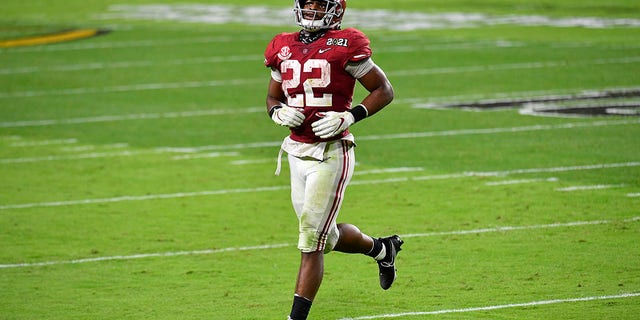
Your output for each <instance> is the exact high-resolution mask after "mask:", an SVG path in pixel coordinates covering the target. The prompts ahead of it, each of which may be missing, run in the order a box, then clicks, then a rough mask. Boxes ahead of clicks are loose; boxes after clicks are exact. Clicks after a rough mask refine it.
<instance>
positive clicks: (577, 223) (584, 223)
mask: <svg viewBox="0 0 640 320" xmlns="http://www.w3.org/2000/svg"><path fill="white" fill-rule="evenodd" d="M638 221H640V217H633V218H630V219H625V220H623V222H625V223H631V222H638ZM613 222H614V221H611V220H594V221H573V222H566V223H552V224H538V225H529V226H504V227H495V228H485V229H473V230H453V231H442V232H430V233H415V234H404V235H401V237H404V238H411V237H413V238H417V237H437V236H447V235H467V234H478V233H491V232H508V231H519V230H535V229H549V228H561V227H566V228H571V227H581V226H592V225H603V224H610V223H613ZM294 245H295V244H285V243H280V244H271V245H258V246H246V247H231V248H222V249H205V250H194V251H177V252H159V253H143V254H132V255H118V256H106V257H96V258H85V259H74V260H58V261H43V262H30V263H13V264H0V269H9V268H27V267H43V266H52V265H61V264H81V263H89V262H101V261H113V260H134V259H143V258H157V257H175V256H187V255H206V254H216V253H224V252H236V251H250V250H267V249H279V248H284V247H292V246H294Z"/></svg>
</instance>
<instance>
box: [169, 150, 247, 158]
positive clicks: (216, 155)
mask: <svg viewBox="0 0 640 320" xmlns="http://www.w3.org/2000/svg"><path fill="white" fill-rule="evenodd" d="M239 155H240V153H238V152H208V153H196V154H185V155H180V156H173V157H171V160H193V159H207V158H219V157H237V156H239Z"/></svg>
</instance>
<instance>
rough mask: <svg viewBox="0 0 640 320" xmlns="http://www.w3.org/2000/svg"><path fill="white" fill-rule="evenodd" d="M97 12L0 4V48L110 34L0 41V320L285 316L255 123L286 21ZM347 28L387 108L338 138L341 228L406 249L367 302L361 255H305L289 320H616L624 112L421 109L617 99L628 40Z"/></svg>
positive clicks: (291, 229)
mask: <svg viewBox="0 0 640 320" xmlns="http://www.w3.org/2000/svg"><path fill="white" fill-rule="evenodd" d="M172 2H173V1H168V2H164V3H163V4H171V3H172ZM154 3H156V2H154V1H142V0H139V1H134V0H130V1H129V2H128V3H126V5H130V6H132V8H134V7H136V6H142V5H151V4H154ZM175 4H179V2H177V1H176V2H175ZM190 4H193V3H190ZM215 4H227V5H233V4H236V2H234V1H209V2H206V3H203V5H215ZM262 4H263V2H260V1H244V2H243V5H245V6H257V5H262ZM117 5H124V3H122V2H116V1H78V0H69V1H64V2H56V4H45V3H44V2H43V1H30V2H26V1H15V0H6V1H3V2H2V3H1V4H0V11H2V12H3V15H2V17H0V25H1V26H2V27H1V28H0V42H1V41H5V40H11V39H16V38H21V37H32V36H34V35H35V36H37V35H40V34H50V33H55V32H59V31H62V30H69V29H81V28H96V29H101V30H102V29H109V30H110V32H109V33H106V34H103V35H101V36H98V37H93V38H89V39H83V40H77V41H72V42H61V43H51V44H48V45H41V46H21V47H9V48H2V49H0V60H1V61H2V64H1V65H0V179H1V180H2V183H0V243H1V244H2V246H1V249H0V318H2V319H203V318H208V319H284V318H286V315H287V313H288V311H289V308H290V303H291V298H292V294H293V292H292V290H293V285H294V281H295V277H296V273H297V267H298V262H299V254H298V252H297V249H296V248H295V243H296V238H297V232H296V219H295V215H294V214H293V212H292V209H291V205H290V203H289V187H288V178H287V174H286V172H287V170H286V169H287V167H286V163H285V164H284V165H285V173H284V174H283V175H282V176H280V177H276V176H274V175H273V170H274V169H275V158H276V155H277V152H278V145H279V141H280V140H281V139H282V138H283V137H284V136H285V135H286V130H285V129H283V128H281V127H278V126H276V125H274V124H273V123H272V122H271V121H270V120H269V118H268V117H267V116H266V115H265V112H264V105H263V104H264V98H265V95H266V84H267V81H268V77H269V73H268V71H267V70H265V68H264V67H263V64H262V53H263V51H264V48H265V46H266V44H267V43H268V41H269V40H270V39H271V37H273V36H274V35H275V34H276V33H279V32H283V31H295V30H296V28H295V27H294V26H291V25H290V24H289V25H288V24H287V23H286V22H281V23H280V24H281V25H278V24H276V25H260V26H256V25H251V24H244V23H238V22H229V23H224V24H211V23H201V22H195V23H188V22H181V21H175V20H173V21H170V20H145V19H142V18H140V17H137V18H136V17H126V16H123V15H121V14H120V15H119V14H116V13H117V12H118V9H117V8H118V6H117ZM288 5H289V2H283V3H281V4H276V3H269V6H270V7H272V8H284V7H286V6H288ZM187 7H188V6H187ZM145 8H146V10H151V9H149V8H150V7H145ZM173 8H174V9H175V8H176V7H173ZM371 9H380V10H387V11H386V12H388V11H389V10H395V11H398V12H414V13H424V14H435V13H451V12H458V13H461V12H466V13H474V14H484V15H487V16H488V17H496V16H497V17H501V16H505V15H514V16H543V17H549V18H551V19H568V18H572V17H591V18H594V19H595V18H601V19H610V20H598V21H613V20H611V19H619V20H624V19H630V20H633V19H637V15H635V14H634V12H638V10H640V6H639V5H638V3H637V2H634V1H621V0H617V1H610V2H609V3H607V4H603V3H602V2H601V1H598V2H596V1H536V2H534V3H531V4H526V5H525V4H522V3H521V2H519V1H514V0H500V1H498V0H496V1H483V2H470V1H429V3H428V4H426V3H425V2H424V1H409V0H403V1H393V2H389V1H379V0H374V1H367V2H366V3H364V2H362V3H361V2H358V1H349V9H348V10H347V17H349V13H350V12H353V13H357V12H358V11H365V10H371ZM349 10H352V11H349ZM214 14H215V13H214ZM554 21H555V20H554ZM562 21H567V20H562ZM633 21H635V20H633ZM347 22H348V19H346V21H345V23H347ZM362 29H363V31H365V32H366V33H367V34H368V35H369V37H370V38H371V40H372V47H373V49H374V57H375V61H376V63H377V64H379V65H380V66H382V67H383V68H384V69H385V71H386V72H387V74H388V76H389V78H390V80H391V82H392V83H393V85H394V89H395V92H396V99H395V101H394V102H393V103H392V105H390V106H389V107H387V108H386V109H385V110H383V111H382V112H380V113H379V114H377V115H375V116H374V117H372V118H369V119H367V120H365V121H364V122H362V123H359V124H357V125H356V126H354V127H353V128H352V131H353V133H354V134H355V135H356V140H357V142H358V147H357V150H356V153H357V162H358V163H357V168H356V175H355V176H354V178H353V181H352V185H351V186H350V187H349V189H348V190H347V199H346V200H345V203H344V205H343V210H342V212H341V214H340V217H339V221H344V222H350V223H354V224H357V225H358V226H359V227H360V228H361V229H362V230H363V231H365V232H366V233H368V234H371V235H374V236H383V235H389V234H400V235H402V236H403V237H404V239H405V242H406V244H405V245H404V250H403V251H402V252H401V253H400V255H399V258H398V262H397V265H398V268H399V277H398V280H397V282H396V283H395V284H394V286H393V287H392V288H391V289H390V290H388V291H383V290H381V289H380V288H379V285H378V280H377V267H376V265H375V263H373V262H372V261H370V260H369V259H368V258H365V257H361V256H353V255H343V254H337V253H332V254H329V255H327V257H326V260H327V265H326V274H325V279H324V283H323V285H322V288H321V290H320V293H319V295H318V297H317V300H316V302H315V303H314V307H313V309H312V312H311V318H313V319H346V318H355V319H379V318H383V315H390V316H393V317H395V318H400V319H433V318H438V319H634V318H636V317H637V315H638V314H639V313H640V304H639V303H638V302H639V299H640V268H639V267H638V266H640V253H639V252H638V250H637V243H638V241H639V240H640V218H639V217H640V214H639V213H640V140H639V139H638V137H639V136H640V126H639V125H640V118H638V117H637V116H627V117H624V116H599V117H577V118H566V117H564V118H561V117H538V116H531V115H522V114H520V113H519V112H518V111H519V110H518V109H519V107H520V106H514V107H511V108H501V109H492V110H483V111H478V110H466V109H460V108H433V106H442V105H444V104H455V103H460V102H467V103H468V102H478V101H486V100H488V99H498V100H500V99H509V98H523V97H524V98H530V97H546V96H553V95H575V94H583V93H585V92H602V91H605V90H620V89H634V88H635V89H637V88H638V87H640V59H639V58H638V57H640V47H639V46H638V40H640V28H638V27H637V26H609V27H606V28H599V27H591V28H587V27H579V26H573V27H571V26H569V27H558V26H548V25H523V24H521V23H518V22H513V23H507V24H502V23H500V24H494V25H482V24H481V25H474V26H465V27H459V28H453V27H444V28H429V29H419V30H406V31H401V30H394V29H392V28H389V27H387V28H382V29H381V28H375V27H367V26H366V25H365V26H364V27H363V28H362ZM363 96H364V92H363V91H362V90H361V89H358V90H357V92H356V100H358V99H361V98H362V97H363ZM624 101H625V102H631V103H636V104H637V102H638V98H628V99H624ZM425 106H430V107H425ZM636 110H637V109H636ZM359 317H360V318H359Z"/></svg>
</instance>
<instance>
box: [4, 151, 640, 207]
mask: <svg viewBox="0 0 640 320" xmlns="http://www.w3.org/2000/svg"><path fill="white" fill-rule="evenodd" d="M637 166H640V162H624V163H604V164H593V165H584V166H568V167H552V168H530V169H514V170H504V171H489V172H463V173H454V174H442V175H431V176H417V177H416V176H414V177H398V178H389V179H381V180H355V181H351V183H350V184H351V185H354V186H357V185H375V184H384V183H402V182H409V181H426V180H442V179H457V178H468V177H487V176H506V175H510V174H526V173H543V172H544V173H548V172H567V171H581V170H599V169H612V168H628V167H637ZM286 189H289V185H282V186H272V187H259V188H246V189H222V190H205V191H197V192H179V193H167V194H147V195H144V196H121V197H114V198H97V199H81V200H67V201H54V202H34V203H22V204H7V205H0V210H10V209H28V208H46V207H63V206H75V205H86V204H99V203H118V202H125V201H148V200H160V199H176V198H189V197H201V196H214V195H223V194H236V193H257V192H271V191H280V190H286Z"/></svg>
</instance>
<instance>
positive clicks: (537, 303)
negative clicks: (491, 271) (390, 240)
mask: <svg viewBox="0 0 640 320" xmlns="http://www.w3.org/2000/svg"><path fill="white" fill-rule="evenodd" d="M637 297H640V293H622V294H617V295H610V296H595V297H583V298H569V299H554V300H542V301H532V302H523V303H510V304H503V305H495V306H486V307H475V308H461V309H445V310H435V311H422V312H402V313H390V314H381V315H374V316H362V317H355V318H341V319H340V320H366V319H388V318H404V317H413V316H426V315H439V314H449V313H466V312H477V311H491V310H499V309H508V308H525V307H535V306H543V305H549V304H559V303H571V302H588V301H600V300H612V299H625V298H637Z"/></svg>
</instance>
